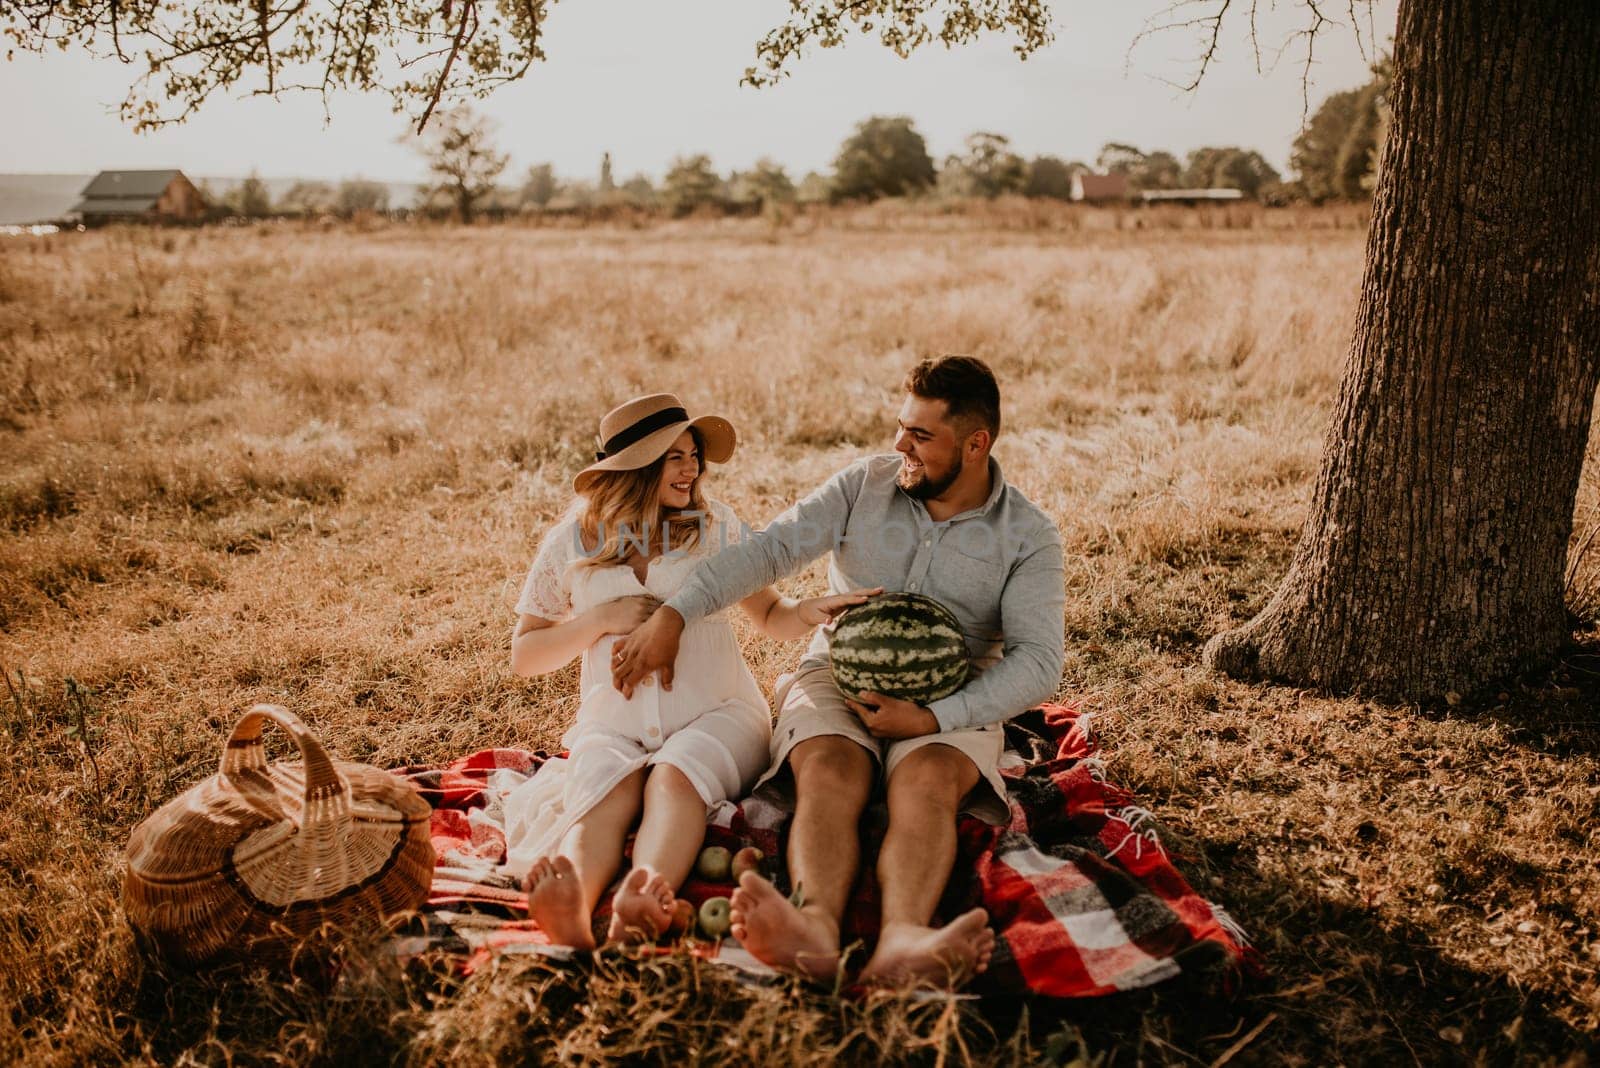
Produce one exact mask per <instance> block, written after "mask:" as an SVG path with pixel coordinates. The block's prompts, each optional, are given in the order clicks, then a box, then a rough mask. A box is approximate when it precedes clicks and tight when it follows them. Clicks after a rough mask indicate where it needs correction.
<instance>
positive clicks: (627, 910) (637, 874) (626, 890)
mask: <svg viewBox="0 0 1600 1068" xmlns="http://www.w3.org/2000/svg"><path fill="white" fill-rule="evenodd" d="M676 896H677V895H676V894H674V893H673V892H672V887H670V886H668V885H667V880H666V879H665V878H663V877H662V876H661V873H659V872H653V871H651V870H649V869H648V868H635V869H633V870H632V871H630V872H629V873H628V875H627V877H626V878H625V879H623V880H622V885H621V886H619V887H618V888H617V892H616V894H615V896H613V897H612V899H611V927H610V929H609V930H608V931H607V932H606V940H607V941H610V942H633V941H638V940H640V939H650V938H655V937H656V936H657V935H659V934H660V933H661V932H662V931H665V930H666V929H667V925H668V924H670V923H671V922H672V902H673V900H674V898H675V897H676Z"/></svg>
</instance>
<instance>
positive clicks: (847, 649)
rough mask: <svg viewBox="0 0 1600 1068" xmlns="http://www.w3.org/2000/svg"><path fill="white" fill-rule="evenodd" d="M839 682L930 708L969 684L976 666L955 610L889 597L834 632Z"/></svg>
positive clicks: (854, 613) (849, 614)
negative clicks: (929, 706)
mask: <svg viewBox="0 0 1600 1068" xmlns="http://www.w3.org/2000/svg"><path fill="white" fill-rule="evenodd" d="M831 655H832V659H833V679H834V681H835V682H837V683H838V684H839V689H840V690H842V691H844V692H845V693H846V694H848V695H850V696H852V697H854V696H855V695H856V694H857V693H859V692H861V691H862V690H871V691H873V692H874V693H881V694H888V695H889V696H890V697H898V698H900V699H901V700H904V701H915V702H916V703H917V704H919V705H925V704H927V703H928V702H930V701H937V700H938V699H939V698H941V697H948V696H949V695H950V694H953V693H955V692H956V691H957V690H959V689H961V686H962V684H963V683H965V682H966V681H967V672H968V670H969V668H970V667H971V662H970V661H969V660H968V659H967V643H966V641H965V640H964V639H963V638H962V636H961V624H960V623H958V622H957V621H956V617H955V616H954V614H952V613H951V611H950V609H948V608H946V607H945V606H944V605H942V604H940V603H939V602H938V601H935V600H934V599H933V598H931V597H924V596H922V595H921V594H917V593H886V594H881V595H879V596H877V597H874V598H873V599H872V600H870V601H868V602H867V603H866V604H859V605H856V606H855V607H854V608H851V609H849V610H847V611H845V612H843V613H841V614H840V616H839V619H838V622H837V623H836V624H835V625H834V629H833V642H832V653H831Z"/></svg>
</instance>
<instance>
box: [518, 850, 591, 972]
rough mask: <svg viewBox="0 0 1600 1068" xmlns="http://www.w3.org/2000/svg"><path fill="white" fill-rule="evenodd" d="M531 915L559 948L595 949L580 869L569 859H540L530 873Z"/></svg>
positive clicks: (529, 898)
mask: <svg viewBox="0 0 1600 1068" xmlns="http://www.w3.org/2000/svg"><path fill="white" fill-rule="evenodd" d="M528 915H529V916H530V917H531V918H532V919H533V921H534V922H535V923H537V924H538V925H539V927H540V928H541V929H542V930H543V931H544V933H545V934H547V935H549V936H550V941H552V942H554V943H555V944H556V945H558V946H571V947H572V948H573V949H593V948H594V932H593V931H591V930H590V929H589V909H588V908H587V907H586V905H585V903H584V900H583V884H582V883H580V882H579V881H578V869H576V868H574V867H573V866H572V861H570V860H568V859H567V858H566V857H556V858H555V859H554V860H552V859H550V858H549V857H540V858H539V859H538V860H537V861H535V862H534V865H533V870H532V871H530V872H529V873H528Z"/></svg>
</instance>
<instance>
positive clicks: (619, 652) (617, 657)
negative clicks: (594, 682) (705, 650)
mask: <svg viewBox="0 0 1600 1068" xmlns="http://www.w3.org/2000/svg"><path fill="white" fill-rule="evenodd" d="M682 635H683V617H682V616H680V615H679V614H678V613H677V612H676V611H675V610H673V609H671V608H668V607H667V606H666V605H662V606H661V607H660V608H657V609H656V610H655V614H653V615H652V616H651V617H650V618H649V619H647V620H645V621H644V622H643V623H642V624H640V625H639V629H638V630H635V631H634V632H633V633H632V634H629V635H628V636H627V637H626V638H623V639H622V640H621V641H619V642H617V643H616V645H614V646H612V648H611V684H612V685H613V686H615V687H616V688H617V690H618V691H619V692H620V693H621V694H622V696H624V697H627V698H632V697H633V689H634V687H635V686H638V685H640V684H641V683H643V684H645V685H648V684H649V678H650V676H651V675H655V674H660V676H661V688H662V689H663V690H670V689H672V665H673V664H674V663H675V662H676V661H677V659H678V639H679V638H680V637H682Z"/></svg>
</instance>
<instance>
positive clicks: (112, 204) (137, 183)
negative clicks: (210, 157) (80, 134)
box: [72, 171, 206, 226]
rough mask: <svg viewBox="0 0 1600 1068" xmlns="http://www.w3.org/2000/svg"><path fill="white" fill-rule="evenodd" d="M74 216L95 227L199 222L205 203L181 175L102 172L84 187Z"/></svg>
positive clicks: (163, 172)
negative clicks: (115, 223)
mask: <svg viewBox="0 0 1600 1068" xmlns="http://www.w3.org/2000/svg"><path fill="white" fill-rule="evenodd" d="M79 195H80V196H82V197H83V199H82V200H80V201H79V202H78V203H77V204H76V205H75V206H74V207H73V208H72V214H74V215H81V216H83V221H84V224H85V225H87V226H94V225H97V224H99V223H107V222H114V221H124V222H135V221H140V222H197V221H199V220H200V219H202V218H204V217H205V213H206V202H205V198H204V197H202V196H201V195H200V190H198V189H196V188H195V187H194V183H193V182H191V181H189V179H188V178H186V177H184V174H183V172H182V171H101V172H100V173H99V174H97V175H95V176H94V181H92V182H90V183H89V184H88V185H86V186H84V187H83V192H82V193H81V194H79Z"/></svg>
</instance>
